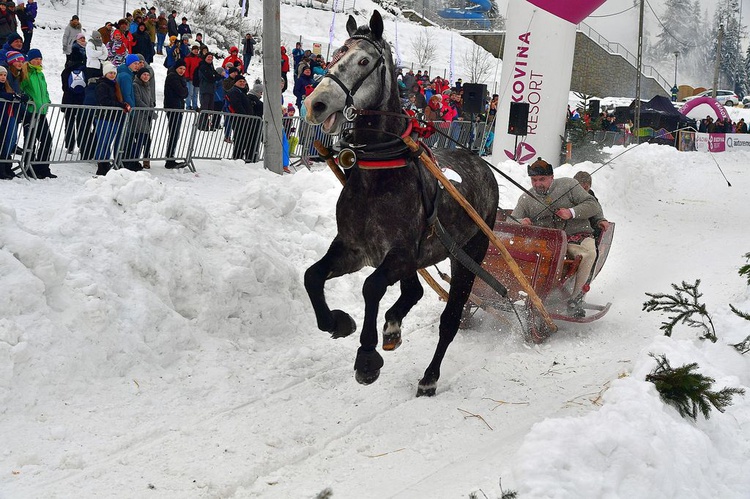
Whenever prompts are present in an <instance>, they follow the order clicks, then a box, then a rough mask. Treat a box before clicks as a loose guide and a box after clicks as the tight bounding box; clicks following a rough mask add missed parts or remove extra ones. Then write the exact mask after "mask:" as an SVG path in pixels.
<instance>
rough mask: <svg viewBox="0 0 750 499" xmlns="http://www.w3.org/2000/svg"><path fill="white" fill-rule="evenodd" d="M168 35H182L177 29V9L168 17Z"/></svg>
mask: <svg viewBox="0 0 750 499" xmlns="http://www.w3.org/2000/svg"><path fill="white" fill-rule="evenodd" d="M167 36H177V37H179V36H180V33H179V32H178V31H177V11H176V10H173V11H172V13H171V14H170V15H169V18H168V19H167Z"/></svg>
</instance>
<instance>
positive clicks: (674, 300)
mask: <svg viewBox="0 0 750 499" xmlns="http://www.w3.org/2000/svg"><path fill="white" fill-rule="evenodd" d="M700 283H701V281H700V279H698V280H696V281H695V284H688V283H686V282H685V281H682V284H681V285H680V286H677V285H676V284H672V289H674V290H675V291H676V293H675V294H674V295H668V294H665V293H646V295H647V296H650V297H651V299H650V300H649V301H647V302H646V303H644V304H643V310H645V311H646V312H653V311H658V312H669V313H672V314H674V315H672V316H670V317H667V319H668V321H666V322H662V323H661V324H662V325H661V327H660V328H659V329H661V330H663V331H664V335H665V336H670V337H671V336H672V330H673V329H674V327H675V326H676V325H677V324H679V323H680V322H682V323H683V324H686V325H688V326H690V327H695V328H699V329H702V330H703V336H701V337H700V338H701V339H702V340H704V339H708V340H711V341H712V342H714V343H716V340H717V338H716V330H715V329H714V323H713V321H712V320H711V316H710V315H708V312H707V311H706V305H705V304H703V303H699V302H698V298H700V297H701V296H703V295H702V294H701V293H699V292H698V285H699V284H700ZM694 315H698V319H694V318H693V316H694ZM706 321H708V324H706Z"/></svg>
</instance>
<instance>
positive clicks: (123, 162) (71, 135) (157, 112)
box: [0, 100, 492, 178]
mask: <svg viewBox="0 0 750 499" xmlns="http://www.w3.org/2000/svg"><path fill="white" fill-rule="evenodd" d="M0 111H4V113H3V114H2V116H6V115H7V114H8V113H10V115H11V116H12V117H13V119H7V118H6V119H2V120H0V136H2V138H3V142H2V144H3V146H2V147H1V148H0V177H2V176H3V175H4V172H5V167H6V166H9V167H10V171H11V172H12V173H13V174H18V175H21V176H25V177H27V178H29V177H32V178H44V177H46V176H47V175H48V174H49V173H50V171H49V165H54V164H71V163H89V164H96V165H97V166H100V165H102V164H103V165H105V171H106V170H108V169H109V168H110V167H111V168H115V169H117V168H128V169H131V170H140V169H141V168H142V167H143V166H144V165H147V164H148V163H150V162H161V161H164V162H165V166H167V165H170V164H171V166H167V167H168V168H176V167H187V168H189V169H190V170H191V171H193V172H194V171H195V165H194V161H195V160H221V159H233V160H243V161H245V162H246V163H254V162H258V161H262V160H263V152H264V150H263V144H262V138H263V120H262V119H261V118H260V117H256V116H247V115H240V114H233V113H225V112H220V111H201V112H197V111H190V110H182V109H161V108H156V109H146V108H134V109H132V110H130V112H128V113H126V112H124V111H123V109H121V108H108V107H97V106H79V105H69V104H48V105H44V106H42V107H41V108H40V109H39V112H36V110H35V108H34V107H33V104H31V105H29V106H25V105H23V103H21V102H9V101H2V100H0ZM281 124H282V128H283V131H284V133H286V136H287V139H288V142H289V156H290V162H291V163H292V165H291V166H293V167H295V168H296V167H298V166H307V167H309V166H310V163H311V162H312V161H316V160H319V157H318V152H317V150H315V148H314V147H313V143H314V142H315V141H316V140H320V141H321V142H322V143H323V144H324V145H325V146H327V147H329V148H330V147H331V145H332V144H334V143H335V142H336V141H337V140H338V136H337V135H328V134H325V133H324V132H323V131H322V128H321V126H320V125H310V124H309V123H307V122H305V121H304V120H303V119H301V118H300V117H298V116H295V117H291V118H290V117H285V118H283V119H282V122H281ZM434 126H435V128H436V129H437V130H440V131H441V132H443V134H444V135H443V134H439V133H436V134H434V135H432V136H431V137H429V138H428V139H425V141H424V142H425V143H426V144H427V145H428V146H429V147H432V148H455V147H457V146H456V144H455V143H454V141H457V142H458V143H459V144H461V145H462V146H465V147H470V148H471V149H472V150H475V151H478V152H481V153H487V152H488V151H487V148H488V145H489V143H488V136H491V128H492V126H491V125H490V126H486V125H485V123H484V122H474V123H472V122H468V121H452V122H442V121H439V122H434ZM280 134H281V130H279V136H280ZM490 142H491V140H490Z"/></svg>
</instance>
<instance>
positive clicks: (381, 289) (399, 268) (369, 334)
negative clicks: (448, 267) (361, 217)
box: [354, 250, 416, 385]
mask: <svg viewBox="0 0 750 499" xmlns="http://www.w3.org/2000/svg"><path fill="white" fill-rule="evenodd" d="M415 273H416V261H415V259H414V258H409V257H408V255H407V254H406V252H405V251H401V250H391V251H390V252H389V253H388V255H387V256H386V258H385V260H384V261H383V263H382V264H380V266H378V268H376V269H375V272H373V273H372V274H370V276H369V277H368V278H367V279H365V284H364V286H363V287H362V296H363V297H364V299H365V318H364V323H363V325H362V333H361V334H360V337H359V342H360V347H359V350H357V360H356V361H355V362H354V370H355V378H356V379H357V381H358V382H359V383H361V384H363V385H369V384H370V383H372V382H374V381H375V380H376V379H378V376H380V368H381V367H383V357H381V355H380V354H379V353H378V351H377V346H378V327H377V326H378V325H377V321H378V309H379V307H380V300H381V299H382V298H383V295H385V292H386V290H387V289H388V286H390V285H392V284H394V283H396V282H398V281H399V280H401V278H403V276H404V275H406V276H408V275H415Z"/></svg>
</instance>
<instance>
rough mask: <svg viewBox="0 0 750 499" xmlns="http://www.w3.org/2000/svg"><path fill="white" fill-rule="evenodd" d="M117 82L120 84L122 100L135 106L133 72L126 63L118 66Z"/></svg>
mask: <svg viewBox="0 0 750 499" xmlns="http://www.w3.org/2000/svg"><path fill="white" fill-rule="evenodd" d="M117 84H118V85H120V92H121V93H122V100H123V101H125V102H127V103H128V104H130V107H135V93H134V92H133V72H132V71H131V70H130V68H129V67H128V66H126V65H125V64H120V65H119V66H117Z"/></svg>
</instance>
